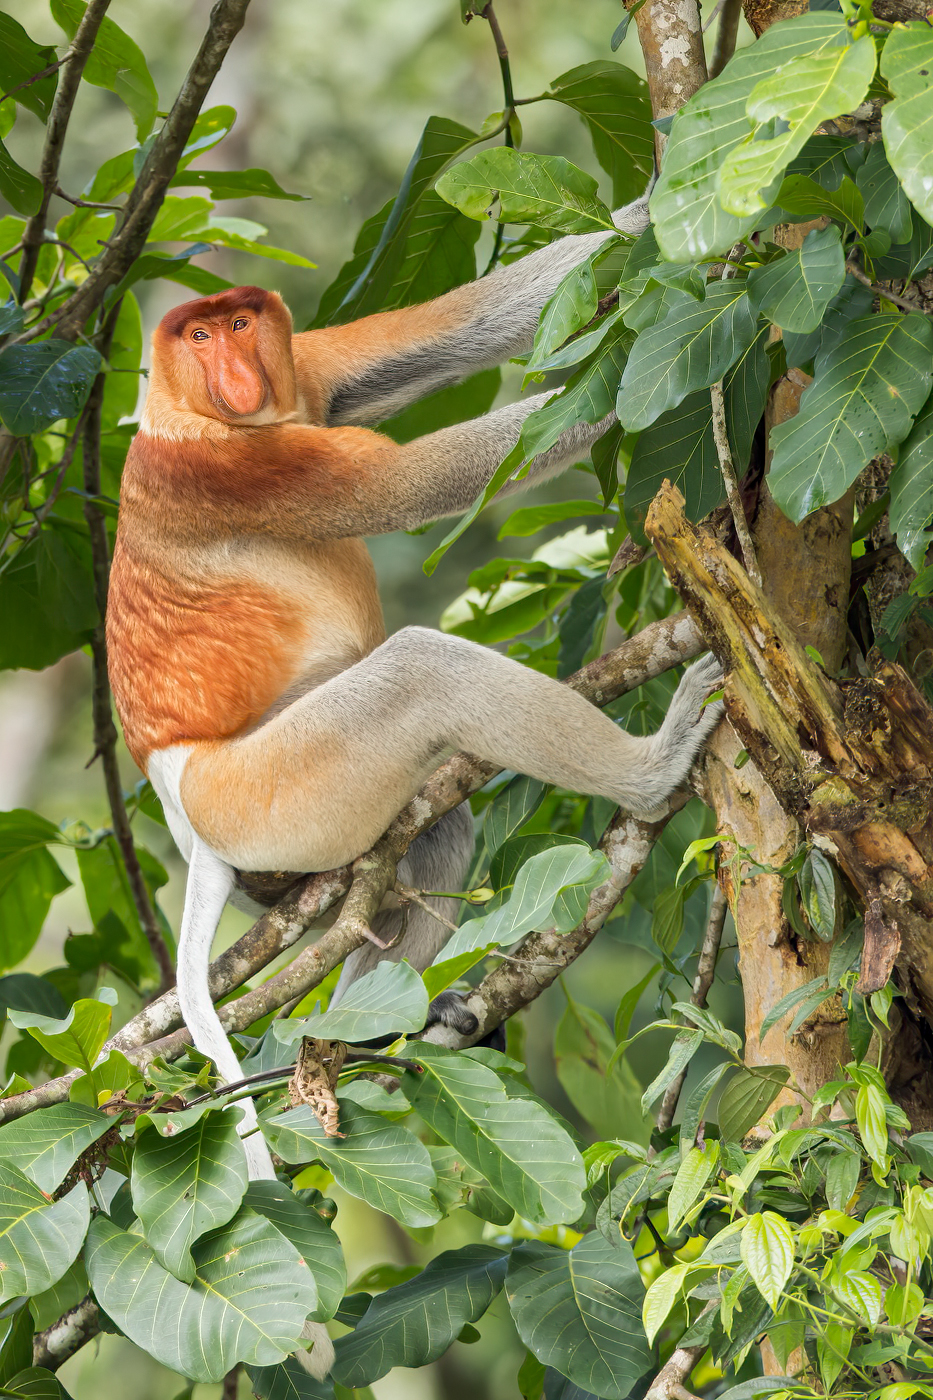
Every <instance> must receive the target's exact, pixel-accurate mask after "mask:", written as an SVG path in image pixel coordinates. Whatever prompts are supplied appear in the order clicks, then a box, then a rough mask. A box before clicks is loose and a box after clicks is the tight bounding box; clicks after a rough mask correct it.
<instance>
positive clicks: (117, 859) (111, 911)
mask: <svg viewBox="0 0 933 1400" xmlns="http://www.w3.org/2000/svg"><path fill="white" fill-rule="evenodd" d="M77 855H78V869H79V870H80V872H81V883H82V885H83V886H84V894H85V898H86V899H87V904H88V909H89V910H90V913H91V918H92V919H93V921H94V927H95V929H97V930H98V931H99V932H100V934H101V952H102V954H103V955H104V957H105V960H106V961H107V962H109V963H111V964H112V965H113V966H114V967H118V968H119V969H120V970H121V971H122V972H123V974H124V976H125V977H127V978H128V979H129V980H130V981H132V982H134V983H136V984H137V985H138V984H139V983H140V982H143V981H146V980H149V981H153V980H155V978H156V966H155V961H154V959H153V957H152V951H151V949H150V947H149V942H148V939H147V938H146V935H145V934H144V933H143V930H142V925H141V924H140V922H139V914H138V913H137V910H136V903H135V901H134V899H133V893H132V890H131V888H130V882H129V878H128V876H127V873H126V866H125V865H124V863H123V857H122V855H121V854H120V849H119V847H118V845H117V842H116V840H115V838H114V837H112V836H110V837H108V838H107V839H106V840H105V841H101V842H100V844H99V845H97V846H93V847H90V848H86V849H79V850H78V853H77ZM137 855H138V856H139V858H140V862H141V864H142V865H143V871H144V874H146V873H147V871H146V857H147V856H148V852H146V851H144V850H143V849H142V848H141V847H138V848H137ZM150 859H151V858H150ZM162 876H163V879H162V880H161V883H163V884H164V871H163V872H162ZM147 883H148V884H149V885H150V893H152V887H153V882H152V881H151V880H148V881H147Z"/></svg>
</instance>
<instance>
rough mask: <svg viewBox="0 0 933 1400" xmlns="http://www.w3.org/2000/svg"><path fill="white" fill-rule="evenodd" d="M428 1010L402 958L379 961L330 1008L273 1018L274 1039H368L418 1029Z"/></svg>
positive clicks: (417, 980) (422, 991)
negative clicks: (303, 1014) (282, 1019)
mask: <svg viewBox="0 0 933 1400" xmlns="http://www.w3.org/2000/svg"><path fill="white" fill-rule="evenodd" d="M427 1016H428V994H427V992H426V990H425V986H424V983H423V982H422V980H421V978H420V976H419V975H418V973H417V972H416V971H415V969H414V968H413V967H412V966H411V965H410V964H409V963H407V962H397V963H393V962H380V963H377V964H376V967H375V968H374V969H373V971H372V972H367V973H366V975H365V976H364V977H360V978H359V979H358V980H357V981H356V982H354V983H353V984H352V985H351V986H350V987H348V988H347V991H346V993H345V995H344V996H343V998H342V999H341V1001H340V1004H339V1006H335V1007H334V1008H333V1009H332V1010H328V1011H316V1012H314V1013H312V1015H310V1016H301V1017H297V1018H290V1019H289V1020H286V1021H273V1023H272V1028H273V1031H274V1033H275V1038H276V1040H278V1041H280V1042H281V1043H282V1044H283V1045H294V1044H295V1042H296V1041H299V1040H301V1038H302V1036H306V1035H308V1036H313V1037H315V1038H316V1039H318V1040H344V1041H349V1042H351V1043H353V1042H356V1041H358V1040H372V1039H374V1038H375V1037H376V1036H380V1035H391V1036H393V1037H394V1036H397V1035H400V1034H401V1033H402V1032H403V1031H420V1030H421V1029H422V1027H423V1026H424V1023H425V1021H426V1020H427Z"/></svg>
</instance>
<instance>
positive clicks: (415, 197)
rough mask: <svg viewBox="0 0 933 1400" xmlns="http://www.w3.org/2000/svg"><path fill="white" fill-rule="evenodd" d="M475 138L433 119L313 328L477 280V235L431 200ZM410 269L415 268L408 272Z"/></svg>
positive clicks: (366, 226)
mask: <svg viewBox="0 0 933 1400" xmlns="http://www.w3.org/2000/svg"><path fill="white" fill-rule="evenodd" d="M475 143H476V133H475V132H474V131H470V130H469V128H467V127H465V126H461V125H460V124H459V122H453V121H450V120H449V119H448V118H446V117H437V116H434V117H429V118H428V120H427V122H426V124H425V127H424V131H423V132H422V134H421V139H420V141H419V142H418V145H417V147H416V149H415V152H414V154H413V155H412V158H411V160H410V161H409V164H408V169H407V170H406V171H405V175H404V178H403V179H402V183H401V186H400V188H399V192H398V194H397V195H396V197H395V199H394V200H392V201H390V203H389V204H387V205H386V206H385V207H384V208H383V209H381V210H380V211H379V213H378V214H375V215H374V216H373V217H372V218H371V219H368V220H367V221H366V223H365V224H364V225H363V227H362V229H361V230H360V233H359V236H358V237H357V241H356V245H355V247H354V250H353V257H352V258H351V259H350V261H349V262H348V263H346V264H345V265H344V266H343V267H342V268H341V269H340V272H339V273H338V274H337V277H336V278H335V280H334V281H333V282H332V283H331V285H330V286H329V287H328V288H327V289H326V290H325V292H324V294H323V296H322V297H321V303H320V306H319V308H318V314H317V317H316V318H315V323H314V324H315V325H318V326H320V325H328V324H330V323H331V322H333V321H347V320H350V319H352V318H353V317H354V316H363V315H366V314H368V313H369V312H373V311H381V310H383V309H385V308H387V307H390V306H402V305H411V304H412V303H413V302H416V301H418V300H424V299H426V298H428V297H431V296H436V295H437V294H438V293H439V292H443V291H447V289H448V288H449V287H451V286H456V285H458V284H459V283H460V282H467V281H469V280H471V279H472V278H473V277H475V275H476V260H475V255H474V253H473V245H474V243H475V241H476V236H477V232H478V231H477V230H475V229H473V228H472V227H471V224H470V221H469V220H466V219H464V218H463V217H462V216H460V215H459V214H457V213H452V211H451V210H450V206H449V205H447V207H446V209H444V208H442V205H443V204H444V203H445V201H442V200H440V198H439V197H438V196H436V195H435V194H434V190H433V185H434V181H435V179H436V178H437V176H438V175H440V174H441V172H442V171H443V170H444V169H445V168H446V166H447V165H448V164H449V163H450V161H451V160H453V159H454V158H455V157H456V156H457V155H459V154H460V153H461V152H462V151H464V150H466V149H468V148H469V147H471V146H473V145H474V144H475ZM409 263H410V264H411V265H409Z"/></svg>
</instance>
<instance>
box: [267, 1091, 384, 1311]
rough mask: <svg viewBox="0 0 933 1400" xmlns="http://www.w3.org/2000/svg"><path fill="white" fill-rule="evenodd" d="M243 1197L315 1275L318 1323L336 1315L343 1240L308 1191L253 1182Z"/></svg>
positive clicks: (343, 1274) (342, 1286) (343, 1281)
mask: <svg viewBox="0 0 933 1400" xmlns="http://www.w3.org/2000/svg"><path fill="white" fill-rule="evenodd" d="M371 1087H372V1088H376V1085H372V1086H371ZM308 1194H313V1193H308ZM243 1199H244V1203H245V1204H246V1205H248V1206H251V1207H252V1209H253V1210H255V1211H258V1212H259V1214H260V1215H264V1216H265V1217H266V1219H267V1220H268V1221H269V1223H270V1224H271V1225H274V1226H275V1228H276V1229H277V1230H278V1231H279V1233H280V1234H282V1235H284V1236H285V1238H286V1239H287V1240H288V1242H289V1243H290V1244H293V1245H294V1246H295V1248H296V1249H297V1251H298V1253H299V1254H300V1255H301V1257H302V1259H304V1261H305V1263H306V1264H307V1265H308V1268H309V1269H310V1270H311V1272H312V1274H313V1275H314V1281H315V1283H316V1284H317V1298H318V1301H317V1307H316V1308H315V1309H314V1310H313V1311H312V1313H311V1316H312V1317H313V1318H314V1319H315V1321H317V1322H325V1321H326V1320H327V1319H328V1318H329V1317H333V1315H334V1313H335V1312H336V1311H337V1309H338V1308H339V1306H340V1302H341V1299H342V1298H343V1295H344V1293H345V1292H346V1290H347V1269H346V1265H345V1264H344V1262H343V1250H342V1249H341V1247H340V1240H339V1239H338V1238H337V1236H336V1234H335V1233H334V1231H333V1230H332V1229H331V1227H330V1225H329V1224H328V1223H327V1221H326V1220H323V1219H322V1218H321V1216H320V1215H319V1214H318V1212H317V1211H316V1210H315V1209H314V1206H313V1205H312V1204H310V1203H309V1201H308V1200H306V1199H305V1196H304V1193H302V1192H298V1193H296V1192H294V1191H292V1190H291V1189H290V1188H289V1187H288V1186H286V1185H285V1184H284V1183H283V1182H281V1181H252V1182H250V1184H249V1186H248V1187H247V1189H246V1195H245V1196H244V1198H243Z"/></svg>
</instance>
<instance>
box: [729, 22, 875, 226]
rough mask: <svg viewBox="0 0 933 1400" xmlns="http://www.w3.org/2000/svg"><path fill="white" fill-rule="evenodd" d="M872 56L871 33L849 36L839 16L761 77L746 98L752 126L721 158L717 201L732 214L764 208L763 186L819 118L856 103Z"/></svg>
mask: <svg viewBox="0 0 933 1400" xmlns="http://www.w3.org/2000/svg"><path fill="white" fill-rule="evenodd" d="M755 47H756V48H757V47H758V46H757V44H756V45H755ZM875 60H876V55H875V41H874V39H873V38H872V37H871V35H870V34H865V35H863V36H862V38H861V39H855V40H854V41H853V39H852V37H851V35H850V34H849V32H848V30H847V28H846V26H845V24H844V23H843V22H842V20H841V19H840V21H839V28H838V30H837V32H836V34H834V35H831V36H829V37H828V38H827V39H826V40H825V41H824V42H823V43H822V44H819V45H818V46H814V48H813V49H812V50H811V52H810V53H807V54H801V55H800V56H799V57H798V58H794V59H792V60H791V61H790V62H789V63H787V64H785V65H784V66H783V67H782V68H781V69H780V71H779V72H777V73H771V74H768V76H767V77H764V78H761V79H760V80H759V81H758V82H757V83H756V84H755V86H754V88H753V89H752V91H751V93H750V94H749V97H748V102H747V104H746V112H747V114H748V119H749V121H750V122H752V123H753V127H752V131H751V133H750V134H749V135H748V136H746V138H745V140H744V141H742V142H741V143H740V144H739V145H738V146H737V147H736V148H735V149H734V150H732V151H730V153H729V154H728V155H727V156H726V159H725V160H724V161H723V166H722V172H721V175H720V180H719V198H720V201H721V203H722V207H723V208H724V209H725V210H726V211H727V212H728V213H730V214H734V215H736V216H737V217H738V218H745V217H746V216H748V215H753V214H756V213H758V212H759V210H762V209H766V208H767V207H768V202H769V201H768V199H767V198H766V197H765V191H767V190H768V187H769V186H770V185H772V184H773V182H774V181H775V180H776V179H777V178H778V176H780V175H782V174H783V172H784V170H785V169H786V167H787V166H788V164H789V163H790V161H791V160H793V158H794V156H795V155H797V154H798V152H799V151H801V150H802V149H803V146H804V144H805V142H806V141H807V138H808V137H810V136H812V134H813V132H814V131H815V130H816V128H817V127H818V126H819V125H820V123H821V122H824V121H827V120H828V119H829V118H831V117H837V116H839V114H840V113H841V112H853V111H854V110H855V108H856V107H858V105H859V104H860V102H861V101H862V99H863V98H864V96H865V94H866V92H867V91H868V85H869V83H870V82H871V80H872V78H873V77H874V74H875Z"/></svg>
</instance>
